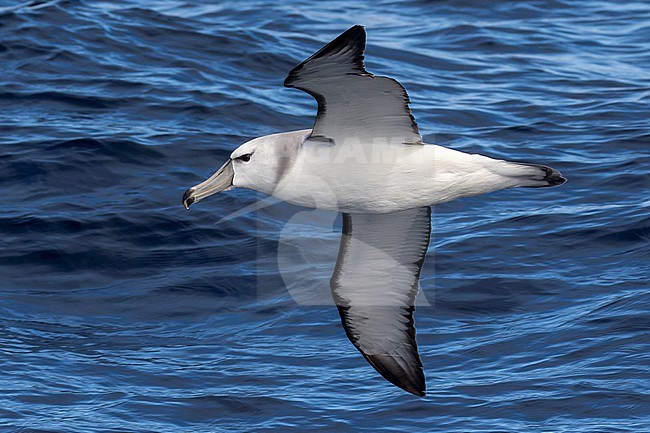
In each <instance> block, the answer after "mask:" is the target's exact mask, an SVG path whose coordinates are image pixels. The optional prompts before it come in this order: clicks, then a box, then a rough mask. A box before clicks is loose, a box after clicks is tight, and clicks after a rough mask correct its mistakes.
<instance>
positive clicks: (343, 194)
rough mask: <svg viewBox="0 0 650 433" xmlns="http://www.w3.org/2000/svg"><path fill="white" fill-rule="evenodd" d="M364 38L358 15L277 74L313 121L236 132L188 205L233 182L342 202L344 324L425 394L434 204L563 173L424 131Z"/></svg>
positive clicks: (551, 181)
mask: <svg viewBox="0 0 650 433" xmlns="http://www.w3.org/2000/svg"><path fill="white" fill-rule="evenodd" d="M365 45H366V32H365V30H364V28H363V26H360V25H355V26H353V27H351V28H350V29H348V30H347V31H345V32H344V33H342V34H341V35H339V36H338V37H337V38H335V39H334V40H332V41H331V42H330V43H328V44H327V45H325V46H324V47H323V48H322V49H320V50H319V51H317V52H316V53H315V54H313V55H312V56H311V57H309V58H308V59H307V60H305V61H303V62H302V63H300V64H299V65H298V66H296V67H295V68H293V69H292V70H291V71H290V72H289V75H288V76H287V78H286V79H285V81H284V85H285V86H286V87H290V88H295V89H298V90H302V91H303V92H306V93H308V94H309V95H311V96H312V97H314V98H315V99H316V102H317V104H318V113H317V115H316V121H315V123H314V125H313V127H312V128H311V129H304V130H300V131H292V132H283V133H278V134H273V135H267V136H263V137H258V138H255V139H253V140H250V141H248V142H246V143H244V144H242V145H241V146H239V147H238V148H237V149H235V150H234V151H233V152H232V154H231V155H230V159H229V160H228V161H226V163H225V164H223V166H221V168H219V169H218V170H217V171H216V172H215V173H214V174H213V175H212V176H210V177H209V178H208V179H207V180H205V181H204V182H202V183H199V184H198V185H196V186H193V187H191V188H190V189H188V190H187V191H186V192H185V194H184V195H183V199H182V202H183V205H184V206H185V207H186V208H188V209H189V207H190V205H191V204H193V203H197V202H198V201H200V200H203V199H204V198H206V197H208V196H210V195H213V194H216V193H218V192H222V191H227V190H230V189H232V188H235V187H237V188H249V189H253V190H257V191H260V192H262V193H265V194H268V195H271V196H274V197H276V198H278V199H281V200H283V201H286V202H289V203H292V204H295V205H299V206H304V207H308V208H315V209H325V210H335V211H338V212H341V213H342V214H343V227H342V235H341V243H340V248H339V254H338V258H337V261H336V265H335V266H334V270H333V274H332V278H331V280H330V287H331V291H332V297H333V299H334V302H335V304H336V306H337V307H338V312H339V315H340V317H341V323H342V325H343V328H344V329H345V333H346V334H347V337H348V338H349V339H350V341H351V342H352V344H353V345H354V346H355V347H356V348H357V349H358V350H359V352H361V354H362V355H363V357H364V358H365V359H366V360H367V361H368V363H370V365H372V367H374V368H375V370H377V372H379V373H380V374H381V375H382V376H383V377H384V378H385V379H387V380H388V381H389V382H391V383H392V384H394V385H396V386H398V387H399V388H401V389H403V390H405V391H407V392H409V393H411V394H414V395H417V396H420V397H424V396H425V395H426V382H425V377H424V371H423V368H422V362H421V361H420V356H419V353H418V346H417V342H416V334H415V326H414V319H413V313H414V310H415V298H416V295H417V293H418V290H419V278H420V271H421V269H422V265H423V263H424V259H425V256H426V253H427V249H428V246H429V238H430V233H431V206H432V205H435V204H438V203H443V202H448V201H450V200H455V199H457V198H461V197H468V196H473V195H478V194H485V193H489V192H493V191H497V190H501V189H505V188H518V187H523V188H544V187H552V186H556V185H560V184H562V183H564V182H565V181H566V179H565V178H564V177H563V176H562V174H561V173H560V172H559V171H557V170H555V169H553V168H550V167H547V166H545V165H539V164H527V163H521V162H512V161H505V160H500V159H493V158H489V157H487V156H482V155H478V154H468V153H464V152H460V151H457V150H452V149H449V148H445V147H442V146H438V145H433V144H426V143H424V142H423V141H422V137H421V135H420V131H419V128H418V124H417V123H416V122H415V119H414V117H413V115H412V114H411V110H410V108H409V103H410V101H409V97H408V95H407V93H406V90H405V89H404V87H403V86H402V85H401V84H400V83H399V82H397V81H396V80H394V79H392V78H389V77H382V76H376V75H373V74H371V73H370V72H368V71H366V68H365V65H364V51H365Z"/></svg>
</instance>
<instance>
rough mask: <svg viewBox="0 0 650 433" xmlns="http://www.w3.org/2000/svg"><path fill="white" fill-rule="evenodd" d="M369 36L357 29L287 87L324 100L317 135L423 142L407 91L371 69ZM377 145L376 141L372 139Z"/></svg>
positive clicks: (297, 71)
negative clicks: (367, 60) (368, 68)
mask: <svg viewBox="0 0 650 433" xmlns="http://www.w3.org/2000/svg"><path fill="white" fill-rule="evenodd" d="M365 47H366V32H365V30H364V29H363V27H362V26H359V25H357V26H354V27H352V28H350V29H348V30H347V31H345V32H344V33H343V34H341V35H340V36H339V37H337V38H336V39H334V40H333V41H332V42H330V43H329V44H327V45H326V46H325V47H323V48H322V49H320V50H319V51H318V52H317V53H316V54H314V55H312V56H311V57H310V58H308V59H307V60H305V61H304V62H302V63H301V64H299V65H298V66H296V67H295V68H293V69H292V70H291V72H289V75H288V76H287V78H286V80H285V81H284V85H285V86H286V87H294V88H296V89H300V90H303V91H305V92H307V93H309V94H310V95H312V96H313V97H314V98H315V99H316V101H317V102H318V115H317V117H316V123H315V124H314V128H313V133H312V136H314V137H318V138H327V139H330V140H333V141H334V142H338V143H343V142H344V141H345V140H346V139H358V140H363V139H366V140H375V141H376V140H390V142H395V143H405V144H422V137H421V136H420V132H419V130H418V125H417V123H415V119H414V118H413V116H412V115H411V110H410V108H409V102H410V101H409V97H408V94H407V93H406V90H404V87H402V85H401V84H400V83H398V82H397V81H396V80H394V79H392V78H388V77H377V76H374V75H372V74H370V73H369V72H367V71H366V68H365V65H364V63H363V52H364V50H365ZM371 142H372V141H371Z"/></svg>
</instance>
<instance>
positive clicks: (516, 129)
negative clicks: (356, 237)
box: [0, 0, 650, 433]
mask: <svg viewBox="0 0 650 433" xmlns="http://www.w3.org/2000/svg"><path fill="white" fill-rule="evenodd" d="M353 24H363V25H365V26H366V30H367V32H368V48H367V57H366V59H367V66H368V70H369V71H371V72H373V73H375V74H378V75H379V74H381V75H388V76H391V77H394V78H396V79H398V80H399V81H400V82H401V83H402V84H403V85H404V86H405V87H406V89H407V90H408V91H409V94H410V96H411V99H412V109H413V114H414V116H415V118H416V119H417V121H418V123H419V125H420V130H421V131H422V134H423V136H424V138H425V141H426V142H428V143H435V144H439V145H443V146H447V147H451V148H454V149H458V150H462V151H465V152H471V153H481V154H485V155H488V156H491V157H496V158H503V159H510V160H517V161H527V162H532V163H541V164H546V165H549V166H552V167H555V168H557V169H559V170H560V171H561V172H562V173H563V174H564V175H565V176H566V177H567V178H568V179H569V181H568V183H567V184H565V185H563V186H561V187H558V188H548V189H535V190H531V189H519V190H507V191H500V192H496V193H492V194H489V195H485V196H478V197H473V198H468V199H462V200H458V201H455V202H451V203H446V204H443V205H439V206H436V207H435V209H434V221H433V236H432V242H431V246H430V249H429V254H428V257H427V260H426V262H425V265H424V269H423V271H422V279H421V283H422V297H421V302H420V304H421V305H419V306H418V307H417V311H416V316H415V323H416V327H417V333H418V334H417V335H418V342H419V348H420V352H421V355H422V361H423V363H424V367H425V374H426V376H427V384H428V396H427V397H426V398H424V399H420V398H417V397H414V396H411V395H409V394H407V393H405V392H403V391H402V390H400V389H398V388H396V387H394V386H392V385H391V384H390V383H388V382H387V381H385V380H384V379H382V378H381V377H380V376H379V374H377V373H376V372H375V371H374V370H373V369H372V368H371V367H370V366H369V365H368V364H367V363H366V362H365V360H364V359H363V358H362V357H361V355H360V354H359V353H358V352H357V351H356V349H355V348H354V347H353V346H352V344H350V342H349V341H348V339H347V338H346V336H345V333H344V331H343V328H342V327H341V324H340V319H339V316H338V313H337V311H336V308H335V307H333V306H332V305H331V304H330V303H329V301H328V302H326V301H325V300H324V299H325V298H324V297H322V296H321V297H320V298H319V296H320V295H323V296H325V297H327V296H328V295H329V277H330V274H331V271H332V269H333V266H334V263H335V261H336V251H337V248H338V242H339V231H340V220H339V219H338V218H337V217H336V215H334V214H327V213H319V212H308V211H306V210H305V209H300V208H297V207H294V206H290V205H287V204H284V203H281V202H268V201H265V197H264V196H263V195H261V194H258V193H255V192H252V191H247V190H234V191H231V192H226V193H223V194H220V195H218V196H215V197H211V198H210V199H207V200H205V201H204V202H202V203H200V204H199V205H196V206H194V207H193V208H192V209H191V210H190V211H187V210H185V209H184V208H183V207H182V205H181V196H182V194H183V192H184V191H185V189H187V188H188V187H190V186H192V185H195V184H196V183H198V182H200V181H202V180H203V179H205V178H206V177H208V176H209V175H210V174H211V173H212V172H214V170H216V169H217V168H218V167H219V166H220V165H221V164H222V163H223V162H224V161H225V160H226V159H227V158H228V156H229V154H230V152H231V151H232V150H233V149H235V148H236V147H237V146H238V145H239V144H241V143H243V142H245V141H247V140H249V139H251V138H253V137H257V136H260V135H265V134H270V133H274V132H281V131H289V130H295V129H303V128H309V127H311V125H312V122H313V116H314V114H315V109H316V104H315V102H314V101H313V99H312V98H310V97H309V96H308V95H306V94H304V93H302V92H299V91H297V90H295V89H287V88H284V87H283V86H282V82H283V80H284V78H285V76H286V74H287V72H288V71H289V70H290V69H291V68H292V67H293V66H294V65H296V64H297V63H298V62H300V61H302V60H303V59H305V58H306V57H307V56H308V55H310V54H311V53H313V52H314V51H316V50H317V49H319V48H320V47H321V46H322V45H323V44H324V43H326V42H328V41H329V40H331V39H332V38H334V37H335V36H336V35H338V34H339V33H341V32H343V31H344V30H346V29H347V28H348V27H350V26H351V25H353ZM0 132H1V134H0V197H2V208H1V210H0V245H1V248H0V330H1V332H0V368H1V373H0V431H2V432H22V433H27V432H34V433H36V432H75V433H85V432H197V433H199V432H200V433H205V432H434V431H435V432H458V433H461V432H462V433H468V432H470V433H471V432H540V433H541V432H546V433H548V432H585V433H586V432H589V433H595V432H602V433H616V432H634V433H639V432H649V431H650V371H649V365H650V355H649V353H650V334H649V330H650V294H649V293H650V292H649V290H648V288H649V283H648V281H649V280H650V173H649V168H650V4H649V3H648V2H647V1H643V0H637V1H625V2H622V1H621V2H619V1H600V0H584V1H579V2H577V1H569V0H527V1H519V2H507V1H492V2H479V1H454V0H447V1H435V2H434V1H396V0H380V1H369V0H368V1H353V2H351V1H341V0H334V1H327V2H314V1H308V0H290V1H283V2H274V1H268V0H259V1H230V2H217V1H208V0H194V1H184V0H165V1H162V0H120V1H99V0H79V1H72V0H68V1H66V0H61V1H56V0H54V1H20V0H16V1H0ZM260 200H262V203H263V205H262V206H260V205H259V204H256V203H258V201H260ZM246 206H252V209H253V211H252V212H248V213H243V214H241V215H237V216H235V217H233V218H229V219H228V218H227V219H226V220H224V221H220V220H222V218H224V217H227V216H229V215H231V214H232V213H233V212H237V211H238V210H239V209H241V208H243V207H246ZM305 212H308V213H305ZM291 288H293V289H291ZM298 289H300V290H303V289H304V290H305V293H308V294H309V293H316V294H320V295H319V296H316V298H317V299H320V301H321V302H318V301H317V302H308V301H305V300H304V299H303V300H296V297H297V296H296V293H297V292H295V290H298ZM301 293H302V292H301ZM301 299H302V298H301ZM425 304H429V305H425Z"/></svg>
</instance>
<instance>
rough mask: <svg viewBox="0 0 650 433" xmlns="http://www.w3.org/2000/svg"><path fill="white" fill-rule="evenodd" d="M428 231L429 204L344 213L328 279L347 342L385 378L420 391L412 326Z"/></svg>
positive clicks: (421, 376) (422, 385)
mask: <svg viewBox="0 0 650 433" xmlns="http://www.w3.org/2000/svg"><path fill="white" fill-rule="evenodd" d="M430 233H431V208H430V207H429V206H425V207H421V208H416V209H409V210H406V211H401V212H396V213H391V214H343V234H342V237H341V246H340V249H339V255H338V260H337V262H336V267H335V269H334V273H333V275H332V279H331V281H330V286H331V288H332V295H333V297H334V302H335V303H336V305H337V307H338V309H339V314H340V315H341V322H342V323H343V327H344V328H345V332H346V334H347V336H348V338H349V339H350V341H352V344H354V346H355V347H356V348H357V349H359V351H360V352H361V354H362V355H363V356H364V357H365V358H366V360H367V361H368V362H369V363H370V365H372V366H373V367H374V368H375V370H377V371H378V372H379V373H380V374H381V375H382V376H383V377H384V378H386V379H387V380H388V381H390V382H391V383H393V384H395V385H397V386H398V387H400V388H402V389H404V390H405V391H408V392H410V393H412V394H415V395H419V396H424V395H425V390H426V384H425V381H424V373H423V371H422V362H421V361H420V357H419V355H418V347H417V343H416V341H415V327H414V325H413V311H414V309H415V297H416V295H417V292H418V280H419V278H420V270H421V269H422V264H423V262H424V257H425V255H426V252H427V247H428V245H429V237H430Z"/></svg>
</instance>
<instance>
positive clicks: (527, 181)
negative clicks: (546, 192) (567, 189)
mask: <svg viewBox="0 0 650 433" xmlns="http://www.w3.org/2000/svg"><path fill="white" fill-rule="evenodd" d="M510 164H512V166H511V167H512V168H513V172H512V174H510V176H511V177H512V178H514V179H516V185H515V187H520V188H547V187H549V186H558V185H562V184H563V183H564V182H566V178H565V177H564V176H562V173H560V172H559V171H557V170H556V169H554V168H551V167H547V166H545V165H539V164H525V163H521V162H511V163H510Z"/></svg>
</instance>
